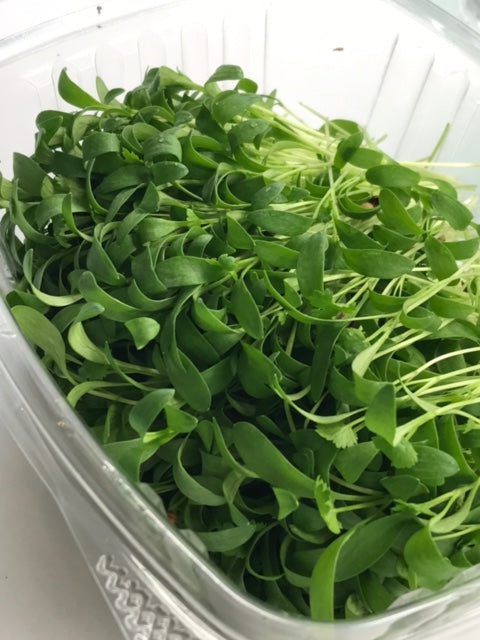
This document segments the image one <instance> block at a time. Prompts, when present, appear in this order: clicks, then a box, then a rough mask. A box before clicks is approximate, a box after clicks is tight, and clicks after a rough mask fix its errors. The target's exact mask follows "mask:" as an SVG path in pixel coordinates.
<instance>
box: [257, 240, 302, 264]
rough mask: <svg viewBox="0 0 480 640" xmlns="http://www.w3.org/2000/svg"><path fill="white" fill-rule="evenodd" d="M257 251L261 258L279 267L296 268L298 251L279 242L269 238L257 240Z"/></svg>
mask: <svg viewBox="0 0 480 640" xmlns="http://www.w3.org/2000/svg"><path fill="white" fill-rule="evenodd" d="M255 252H256V254H257V255H258V257H259V258H260V260H262V261H264V262H266V263H267V264H270V265H272V266H273V267H279V268H280V269H294V268H295V266H296V264H297V258H298V251H295V250H294V249H289V248H288V247H285V246H284V245H282V244H279V243H278V242H271V241H267V240H256V241H255Z"/></svg>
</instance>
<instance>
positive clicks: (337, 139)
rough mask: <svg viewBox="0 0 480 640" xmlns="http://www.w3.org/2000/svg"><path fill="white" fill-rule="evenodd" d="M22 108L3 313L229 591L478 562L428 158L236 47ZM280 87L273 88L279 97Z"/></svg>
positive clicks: (302, 609) (336, 604)
mask: <svg viewBox="0 0 480 640" xmlns="http://www.w3.org/2000/svg"><path fill="white" fill-rule="evenodd" d="M97 89H98V98H94V97H92V96H90V95H89V94H87V93H85V92H84V91H83V90H82V89H81V88H80V87H78V86H76V85H75V84H74V83H73V82H72V81H71V80H70V78H69V77H68V75H67V73H66V72H65V71H63V72H62V74H61V76H60V81H59V93H60V95H61V97H62V98H63V99H64V100H66V101H67V102H69V103H70V104H72V105H73V106H74V107H75V108H76V110H75V111H72V112H63V111H44V112H42V113H40V114H39V115H38V117H37V127H38V130H37V133H36V139H35V142H36V144H35V152H34V153H33V155H32V156H30V157H27V156H24V155H22V154H15V157H14V178H13V181H12V182H9V181H7V180H5V179H0V180H1V181H0V205H3V206H5V207H7V208H8V213H7V214H6V215H5V216H4V217H3V218H2V220H1V223H0V226H1V234H0V235H1V237H2V244H3V249H4V252H5V253H6V255H7V257H8V261H9V264H10V265H11V267H12V270H13V271H14V273H15V274H16V275H17V277H18V284H17V286H16V287H15V289H14V290H12V291H11V292H10V294H9V295H8V302H9V304H10V306H11V309H12V313H13V315H14V317H15V319H16V320H17V322H18V324H19V326H20V328H21V329H22V331H23V332H24V334H25V336H26V337H27V338H28V339H29V340H30V341H31V342H32V343H33V344H34V345H35V346H36V347H37V349H38V350H39V353H40V354H41V356H42V358H43V361H44V363H45V366H46V367H47V368H48V369H49V370H50V371H51V373H52V374H53V375H54V377H55V379H56V380H57V382H58V384H59V385H60V387H61V388H62V389H63V390H64V392H65V394H66V395H67V398H68V400H69V402H70V404H71V405H72V407H74V408H75V409H76V410H77V411H78V412H79V413H80V415H81V416H83V418H84V420H85V422H86V424H87V425H88V426H89V428H90V430H91V432H92V433H93V434H94V436H95V437H96V438H97V439H98V441H99V442H100V443H101V444H102V446H103V447H104V449H105V451H106V452H107V453H108V454H109V456H110V457H111V458H112V459H113V460H114V461H115V462H116V463H117V464H118V465H119V466H120V467H121V468H122V469H123V470H124V472H125V473H126V474H127V475H128V476H129V477H130V478H131V479H132V480H133V481H134V482H142V483H147V484H148V485H150V486H151V487H152V488H153V490H154V491H155V492H156V493H157V494H158V495H160V496H161V497H162V499H163V501H164V503H165V506H166V508H167V510H168V512H169V514H170V517H171V519H175V521H176V523H177V525H178V527H179V528H180V529H185V530H191V531H194V532H195V534H196V536H197V539H199V540H200V541H201V543H202V545H203V546H204V548H205V549H206V551H207V552H208V553H209V555H210V557H211V558H212V560H213V561H214V562H215V563H216V564H217V565H218V566H219V567H220V568H221V569H222V571H223V572H224V573H225V574H227V575H228V576H229V578H230V579H231V580H233V581H234V582H235V583H236V584H237V585H238V586H239V587H240V588H241V589H242V590H245V591H247V592H249V593H251V594H253V595H255V596H256V597H258V598H260V599H262V600H264V601H266V602H268V603H269V604H270V605H271V606H273V607H276V608H280V609H283V610H285V611H287V612H290V613H293V614H301V615H306V616H312V617H313V618H314V619H318V620H332V619H334V618H337V617H339V618H342V617H346V618H356V617H360V616H363V615H366V614H369V613H376V612H379V611H383V610H384V609H386V608H387V607H388V606H390V605H391V604H392V602H393V601H394V600H395V599H396V598H397V597H398V596H400V595H402V594H403V593H405V592H406V591H408V590H410V589H415V588H417V587H426V588H429V589H438V588H440V587H442V586H443V585H444V584H445V583H446V582H447V581H449V580H450V579H451V578H452V577H453V576H454V575H456V574H457V573H458V572H459V571H460V570H461V569H462V568H464V567H467V566H470V565H472V564H475V563H477V562H478V561H479V560H480V545H479V542H480V502H479V498H478V497H477V494H478V488H479V479H478V470H479V464H480V435H479V434H480V431H479V429H480V403H479V401H478V397H479V390H480V379H479V372H480V364H479V358H478V354H479V352H480V332H479V326H480V325H479V316H478V312H479V289H478V276H479V274H480V267H479V262H478V258H479V238H478V228H477V226H476V225H475V223H474V222H473V221H472V214H471V213H470V211H469V210H468V209H467V208H466V207H465V206H464V205H463V204H462V203H461V202H460V201H459V200H458V197H457V192H456V190H455V188H454V186H453V185H452V183H451V182H450V181H448V180H447V179H445V178H442V177H440V176H437V175H435V174H434V173H432V172H431V171H428V172H427V171H424V170H422V169H420V168H418V170H414V169H412V168H411V167H407V166H405V165H402V164H400V163H397V162H395V161H394V160H393V159H391V158H389V157H388V156H386V155H385V154H384V153H383V152H382V151H381V150H379V148H378V147H377V146H376V144H375V143H374V142H373V141H372V140H370V139H369V137H368V135H367V133H366V132H365V131H363V130H362V129H361V128H360V127H359V126H358V125H357V124H355V123H353V122H350V121H345V120H327V121H325V122H324V123H323V124H322V126H321V127H320V128H319V129H313V128H311V127H309V126H307V125H306V124H304V123H303V122H302V121H301V120H300V119H298V118H296V117H295V116H294V115H293V114H290V113H288V112H287V110H286V109H284V108H283V107H282V105H281V103H280V102H279V101H278V99H277V98H276V96H273V95H272V96H264V95H261V94H259V93H258V92H257V87H256V85H255V83H254V82H253V81H251V80H249V79H247V78H245V77H244V76H243V73H242V71H241V69H239V68H238V67H235V66H223V67H220V68H219V69H218V70H217V71H216V72H215V73H214V74H213V76H212V77H210V78H209V79H208V80H207V82H206V83H205V84H204V85H203V86H201V85H197V84H196V83H194V82H192V81H191V80H190V79H189V78H187V77H186V76H185V75H184V74H182V73H180V72H176V71H173V70H171V69H168V68H166V67H160V68H153V69H150V70H149V71H148V72H147V73H146V75H145V78H144V80H143V82H142V84H141V85H140V86H138V87H136V88H135V89H133V90H131V91H129V92H128V93H126V94H125V96H124V98H123V100H122V101H120V100H119V99H118V98H119V96H120V95H121V94H122V93H123V91H122V90H117V89H114V90H108V89H107V88H106V87H105V86H104V84H103V82H102V81H101V80H98V82H97ZM282 109H283V111H282Z"/></svg>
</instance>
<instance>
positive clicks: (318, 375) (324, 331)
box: [299, 253, 343, 402]
mask: <svg viewBox="0 0 480 640" xmlns="http://www.w3.org/2000/svg"><path fill="white" fill-rule="evenodd" d="M300 255H301V253H300ZM299 262H300V260H299ZM342 329H343V327H342V325H340V324H339V323H336V324H334V323H331V324H327V323H325V324H323V325H320V327H319V329H318V338H317V344H316V345H315V351H314V352H313V358H312V366H311V368H310V375H309V379H310V394H311V396H312V399H313V400H314V402H318V401H319V400H320V398H321V396H322V393H323V391H324V388H325V382H326V380H327V375H328V374H329V366H330V364H331V356H332V352H333V348H334V346H335V343H336V341H337V338H338V336H339V334H340V332H341V331H342Z"/></svg>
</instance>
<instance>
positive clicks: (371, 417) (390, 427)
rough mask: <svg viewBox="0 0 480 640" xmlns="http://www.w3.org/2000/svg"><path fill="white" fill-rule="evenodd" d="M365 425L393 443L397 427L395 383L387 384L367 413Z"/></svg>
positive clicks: (380, 390) (374, 399)
mask: <svg viewBox="0 0 480 640" xmlns="http://www.w3.org/2000/svg"><path fill="white" fill-rule="evenodd" d="M365 425H366V427H367V429H369V431H371V432H372V433H375V434H376V435H378V436H381V437H382V438H383V439H384V440H386V441H387V442H388V443H389V444H391V445H393V439H394V437H395V430H396V428H397V410H396V402H395V389H394V386H393V384H385V386H383V387H382V388H381V389H379V391H378V392H377V394H376V395H375V397H374V398H373V400H372V402H371V403H370V404H369V405H368V407H367V411H366V413H365Z"/></svg>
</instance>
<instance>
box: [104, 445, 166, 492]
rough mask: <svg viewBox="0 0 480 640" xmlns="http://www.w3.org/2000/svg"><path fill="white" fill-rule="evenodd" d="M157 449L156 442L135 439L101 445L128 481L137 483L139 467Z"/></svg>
mask: <svg viewBox="0 0 480 640" xmlns="http://www.w3.org/2000/svg"><path fill="white" fill-rule="evenodd" d="M158 447H159V444H158V442H155V441H153V442H143V440H142V439H140V438H137V439H135V440H125V441H119V442H109V443H107V444H104V445H103V450H104V451H105V453H106V454H107V455H108V457H109V458H110V459H111V460H113V462H114V463H115V464H117V465H118V466H119V467H120V468H121V469H122V470H123V472H124V473H125V474H126V475H127V476H128V478H130V480H132V481H133V482H135V483H137V482H138V481H139V480H140V467H141V465H142V464H143V463H144V462H146V461H147V460H148V459H149V458H151V457H152V456H153V455H154V453H155V452H156V451H157V449H158Z"/></svg>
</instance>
